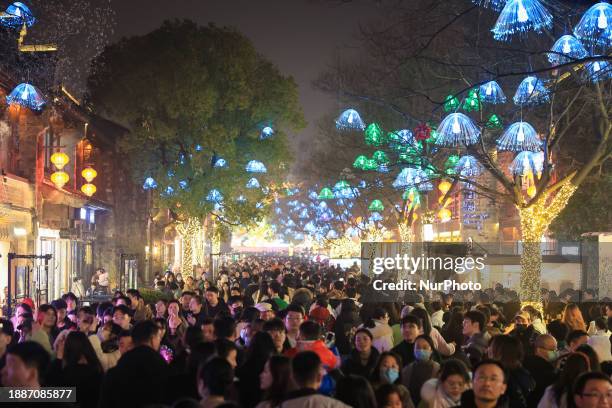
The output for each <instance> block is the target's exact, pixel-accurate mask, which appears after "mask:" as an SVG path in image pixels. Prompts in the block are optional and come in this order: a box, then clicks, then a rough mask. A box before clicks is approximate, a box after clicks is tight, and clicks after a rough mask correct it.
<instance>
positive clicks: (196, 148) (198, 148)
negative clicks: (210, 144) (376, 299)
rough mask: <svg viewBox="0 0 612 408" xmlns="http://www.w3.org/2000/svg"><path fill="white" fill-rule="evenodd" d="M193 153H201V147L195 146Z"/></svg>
mask: <svg viewBox="0 0 612 408" xmlns="http://www.w3.org/2000/svg"><path fill="white" fill-rule="evenodd" d="M195 151H196V152H201V151H202V145H199V144H197V145H195Z"/></svg>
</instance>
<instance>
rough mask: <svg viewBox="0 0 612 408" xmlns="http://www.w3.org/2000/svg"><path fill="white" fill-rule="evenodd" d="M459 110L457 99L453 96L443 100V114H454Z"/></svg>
mask: <svg viewBox="0 0 612 408" xmlns="http://www.w3.org/2000/svg"><path fill="white" fill-rule="evenodd" d="M457 109H459V99H457V97H456V96H455V95H448V96H447V97H446V98H444V112H451V111H452V112H454V111H456V110H457Z"/></svg>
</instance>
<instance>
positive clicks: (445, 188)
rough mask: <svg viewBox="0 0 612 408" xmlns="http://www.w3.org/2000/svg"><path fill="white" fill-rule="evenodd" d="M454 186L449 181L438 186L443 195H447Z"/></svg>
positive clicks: (443, 181)
mask: <svg viewBox="0 0 612 408" xmlns="http://www.w3.org/2000/svg"><path fill="white" fill-rule="evenodd" d="M452 186H453V185H452V184H451V183H450V182H449V181H448V180H442V181H441V182H440V184H438V190H440V192H441V193H442V194H446V193H448V191H449V190H450V189H451V187H452Z"/></svg>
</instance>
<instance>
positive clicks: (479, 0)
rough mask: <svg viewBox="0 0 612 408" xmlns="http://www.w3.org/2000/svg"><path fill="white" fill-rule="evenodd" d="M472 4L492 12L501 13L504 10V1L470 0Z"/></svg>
mask: <svg viewBox="0 0 612 408" xmlns="http://www.w3.org/2000/svg"><path fill="white" fill-rule="evenodd" d="M472 3H474V4H475V5H477V6H480V7H484V8H488V9H491V10H493V11H501V9H502V8H504V4H506V0H472Z"/></svg>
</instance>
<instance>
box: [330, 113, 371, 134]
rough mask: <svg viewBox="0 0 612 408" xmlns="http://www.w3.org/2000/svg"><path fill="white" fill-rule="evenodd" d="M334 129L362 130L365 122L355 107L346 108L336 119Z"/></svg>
mask: <svg viewBox="0 0 612 408" xmlns="http://www.w3.org/2000/svg"><path fill="white" fill-rule="evenodd" d="M336 129H338V130H343V131H362V130H364V129H365V124H364V123H363V120H361V116H359V113H358V112H357V111H356V110H355V109H347V110H345V111H344V112H342V114H341V115H340V116H339V117H338V119H336Z"/></svg>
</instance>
